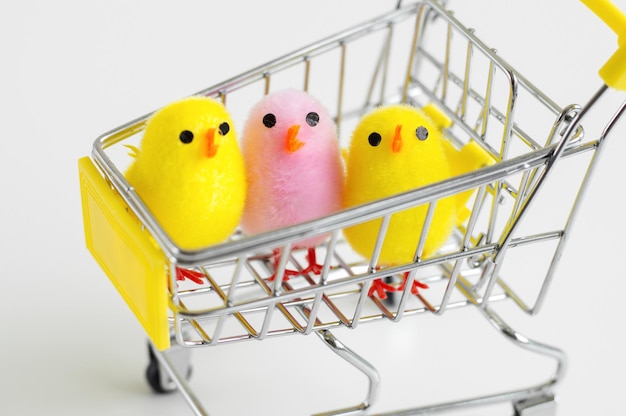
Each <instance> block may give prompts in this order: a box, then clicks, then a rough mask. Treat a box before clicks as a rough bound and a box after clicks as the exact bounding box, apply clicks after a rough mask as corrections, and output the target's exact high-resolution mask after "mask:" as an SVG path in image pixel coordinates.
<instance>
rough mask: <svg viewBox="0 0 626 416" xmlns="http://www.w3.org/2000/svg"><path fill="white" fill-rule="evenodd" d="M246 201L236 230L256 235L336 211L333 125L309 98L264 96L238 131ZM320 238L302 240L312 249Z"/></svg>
mask: <svg viewBox="0 0 626 416" xmlns="http://www.w3.org/2000/svg"><path fill="white" fill-rule="evenodd" d="M242 152H243V155H244V159H245V161H246V167H247V172H248V198H247V202H246V207H245V210H244V214H243V218H242V229H243V231H244V232H245V233H247V234H257V233H261V232H265V231H270V230H273V229H276V228H280V227H285V226H290V225H293V224H296V223H299V222H303V221H307V220H312V219H315V218H319V217H322V216H324V215H328V214H330V213H332V212H334V211H337V210H339V209H340V208H341V190H342V186H343V165H342V159H341V153H340V149H339V145H338V140H337V129H336V125H335V123H334V121H333V119H332V117H331V116H330V114H329V113H328V111H327V110H326V108H325V107H324V106H323V105H322V104H321V103H320V102H319V101H318V100H316V99H315V98H314V97H312V96H311V95H310V94H308V93H306V92H303V91H299V90H295V89H287V90H281V91H277V92H274V93H270V94H268V95H267V96H265V97H264V98H263V99H262V100H261V101H260V102H258V103H257V104H256V105H255V106H254V107H253V108H252V109H251V111H250V113H249V117H248V120H247V121H246V124H245V125H244V129H243V132H242ZM325 238H326V236H320V237H319V238H312V239H308V240H303V241H301V242H299V243H298V244H296V245H294V248H305V247H312V246H315V245H317V244H319V243H320V242H321V241H323V240H324V239H325Z"/></svg>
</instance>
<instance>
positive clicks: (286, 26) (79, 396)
mask: <svg viewBox="0 0 626 416" xmlns="http://www.w3.org/2000/svg"><path fill="white" fill-rule="evenodd" d="M8 4H9V3H7V2H4V3H3V5H2V6H0V46H1V48H0V54H1V55H0V56H1V63H0V105H1V108H0V126H1V127H0V129H1V130H0V131H1V132H2V139H1V140H0V149H1V150H0V195H1V197H0V198H1V203H0V260H1V261H0V270H1V272H0V276H1V279H2V292H1V295H0V296H1V298H0V299H1V300H0V317H1V318H2V322H1V324H0V325H1V326H0V331H1V332H0V334H1V335H0V413H1V414H4V415H16V414H25V415H30V414H40V413H41V414H55V415H56V414H58V415H109V414H115V415H144V414H145V415H148V414H149V415H160V414H185V413H186V411H187V407H186V405H185V404H184V403H183V402H182V400H181V398H180V397H179V396H178V395H175V394H174V395H166V396H154V395H153V394H152V393H151V392H150V390H149V388H148V387H147V385H146V383H145V381H144V378H143V372H144V370H145V366H146V363H147V355H146V342H145V336H144V334H143V332H142V329H141V328H140V326H139V324H138V323H137V322H136V320H135V318H134V317H133V315H132V314H131V313H130V311H129V310H128V308H127V307H126V305H125V304H124V303H123V301H122V299H121V298H120V297H119V296H118V294H117V293H116V292H115V290H114V288H113V286H112V285H111V284H110V283H109V281H108V280H107V279H106V277H105V275H104V274H103V273H102V272H101V270H100V269H99V268H98V267H97V265H96V264H95V261H94V260H93V259H92V258H91V256H90V255H89V254H88V252H87V251H86V249H85V248H84V243H83V234H82V220H81V211H80V200H79V188H78V178H77V165H76V162H77V160H78V158H79V157H81V156H84V155H87V154H89V152H90V148H91V144H92V142H93V140H94V139H95V137H97V136H98V135H99V134H101V133H103V132H105V131H107V130H109V129H111V128H114V127H116V126H118V125H119V124H121V123H123V122H126V121H129V120H131V119H133V118H135V117H137V116H141V115H143V114H145V113H147V112H149V111H152V110H154V109H156V108H158V107H159V106H161V105H163V104H165V103H167V102H168V101H170V100H173V99H176V98H180V97H182V96H185V95H188V94H191V93H194V92H196V91H198V90H200V89H202V88H205V87H208V86H210V85H213V84H215V83H217V82H219V81H222V80H224V79H226V78H228V77H230V76H233V75H236V74H238V73H240V72H242V71H244V70H247V69H249V68H251V67H254V66H257V65H259V64H262V63H264V62H266V61H268V60H270V59H272V58H275V57H277V56H279V55H282V54H284V53H286V52H288V51H290V50H292V49H294V48H296V47H300V46H303V45H305V44H308V43H310V42H312V41H314V40H317V39H318V38H320V37H323V36H326V35H329V34H332V33H335V32H336V31H338V30H340V29H343V28H345V27H348V26H351V25H352V24H354V23H358V22H360V21H362V20H365V19H367V18H370V17H373V16H375V15H376V14H379V13H381V12H383V11H386V10H389V9H391V8H392V7H394V5H395V1H394V0H368V1H364V0H340V1H329V0H321V1H315V2H304V1H293V0H291V1H287V0H265V1H261V2H256V1H244V0H241V1H233V2H226V1H222V2H208V1H179V2H167V1H161V0H157V1H135V2H127V1H108V2H98V3H96V2H79V1H69V0H60V1H55V2H49V1H41V0H40V1H35V0H30V1H28V0H27V1H20V2H11V3H10V4H11V5H10V6H9V5H8ZM617 4H618V5H619V6H620V7H621V9H622V10H626V2H624V1H619V2H617ZM449 5H450V7H451V8H452V9H455V10H456V17H457V18H459V19H460V20H461V21H463V22H464V23H465V24H466V25H467V26H470V27H474V28H476V30H477V32H476V33H477V35H478V36H480V37H481V38H482V39H483V40H484V41H485V42H486V43H487V44H488V45H490V46H493V47H495V48H497V49H498V51H499V53H500V55H501V56H503V57H504V58H505V59H506V60H507V61H508V62H509V63H511V64H512V65H513V66H514V67H515V68H517V69H518V70H519V71H520V72H521V73H522V74H524V75H525V76H526V77H527V78H529V79H530V80H532V81H533V82H534V83H535V84H536V85H537V86H538V87H539V88H541V89H542V90H544V91H545V92H546V93H547V94H548V95H549V96H550V97H552V98H553V99H554V100H555V101H556V102H557V103H559V104H561V105H566V104H569V103H572V102H577V103H581V104H582V103H584V102H585V101H586V100H587V98H588V97H589V96H590V95H591V94H592V93H593V92H594V91H595V90H596V89H597V88H598V87H599V85H600V80H599V78H598V76H597V69H599V67H600V66H601V65H602V64H603V63H604V62H605V61H606V60H607V59H608V58H609V56H610V55H611V54H612V53H613V51H614V50H615V48H616V47H617V41H616V36H615V35H614V34H613V33H612V32H611V31H610V30H609V29H608V28H606V27H604V26H603V25H602V24H601V23H600V21H599V19H597V18H596V17H595V16H594V15H593V14H591V12H589V11H587V9H586V8H585V7H584V6H583V5H582V4H581V3H579V2H577V1H574V0H558V1H557V0H552V1H549V2H547V1H543V0H528V1H510V0H509V1H502V0H471V1H470V0H456V1H454V0H452V1H451V2H450V3H449ZM612 110H613V108H610V107H607V112H606V116H607V117H608V116H609V115H610V113H611V111H612ZM625 128H626V127H625V126H624V125H623V123H622V125H620V126H618V128H617V129H616V133H615V135H614V136H613V137H612V141H611V142H610V143H609V144H608V148H607V152H606V154H605V157H604V159H603V165H602V166H601V167H600V169H599V170H598V172H597V174H596V176H595V180H594V186H593V187H592V189H591V191H590V192H589V194H588V197H587V199H586V201H585V204H584V206H583V209H582V212H581V216H580V220H579V221H578V223H577V227H576V228H575V230H574V234H573V236H572V240H571V242H570V244H569V246H568V250H567V252H566V254H565V255H564V256H563V259H562V264H561V267H560V268H559V273H558V275H557V278H556V281H555V283H554V285H553V286H552V288H551V291H550V293H549V296H548V300H547V302H546V305H545V308H544V309H543V310H542V311H541V313H540V314H539V315H538V316H535V317H532V318H530V317H526V316H520V315H521V314H520V313H519V312H517V311H515V310H513V311H512V315H511V316H513V318H512V324H513V325H514V326H515V327H516V328H517V327H519V329H520V330H522V331H523V332H524V333H526V334H528V335H529V336H531V337H533V338H536V339H538V340H541V341H544V342H547V343H549V344H554V345H556V346H559V347H560V348H562V349H564V350H565V352H566V353H567V354H568V357H569V367H568V371H567V373H566V376H565V379H564V381H563V383H562V384H560V385H559V386H558V388H557V390H556V391H557V394H558V400H559V405H558V414H559V415H590V414H597V415H609V414H621V412H623V409H624V408H625V407H626V399H625V397H626V395H624V388H625V387H626V383H625V382H624V376H625V373H626V359H625V358H624V357H625V355H624V353H623V352H624V350H625V348H626V339H625V337H624V333H623V328H624V326H623V319H624V317H626V311H625V307H624V303H623V298H624V296H623V292H622V290H624V289H625V288H626V279H625V277H626V273H625V272H624V268H623V264H624V253H623V248H624V243H623V241H624V236H625V235H626V227H625V225H624V216H623V206H621V205H619V202H620V199H621V198H623V195H621V194H622V192H623V186H624V182H623V178H624V173H623V172H624V171H623V166H624V162H623V155H624V154H625V150H626V141H625V140H624V139H625V138H624V137H623V136H624V133H625V132H626V130H625ZM564 180H566V178H564ZM338 335H340V336H341V337H342V339H344V340H345V342H346V343H347V344H348V345H349V346H351V347H352V348H354V349H355V350H357V351H358V352H360V353H361V354H362V355H363V356H364V357H365V358H367V359H369V360H370V361H371V362H372V363H373V364H375V365H376V366H380V367H381V375H382V376H383V389H382V391H381V397H380V401H379V403H378V404H377V406H376V407H375V409H374V410H375V411H384V410H389V409H395V408H403V407H406V406H409V405H411V404H414V403H417V404H420V403H430V402H433V401H434V402H438V401H441V400H449V399H451V398H460V397H466V396H468V395H471V394H476V393H481V392H482V393H488V392H490V391H500V390H502V389H508V388H511V387H515V386H518V385H521V386H523V385H526V384H528V383H532V382H536V381H540V380H543V379H544V378H546V377H548V376H549V374H550V372H551V370H552V364H551V363H550V362H543V361H541V360H539V361H540V362H539V363H538V364H539V365H537V366H535V361H536V360H534V359H533V357H530V359H529V361H528V362H530V363H532V364H526V362H527V361H524V359H526V358H529V357H528V356H527V355H525V354H519V352H518V351H516V350H515V349H513V348H512V347H511V345H510V344H509V343H508V342H506V341H505V340H504V339H503V338H502V337H500V336H499V335H498V334H496V333H495V331H493V330H492V329H491V328H490V327H489V325H488V324H487V323H486V322H485V321H484V320H482V319H481V318H480V315H479V314H477V313H476V312H475V311H473V310H471V309H463V310H462V311H454V312H450V313H448V314H446V315H444V316H443V317H441V318H433V317H424V318H418V319H405V320H404V321H403V322H402V323H401V324H400V325H397V326H396V325H388V324H383V325H377V324H371V325H366V326H364V327H362V328H360V329H358V330H357V331H346V332H342V331H339V332H338ZM518 357H519V358H518ZM382 368H385V369H384V370H382ZM192 387H193V388H194V390H195V391H196V393H197V394H198V396H199V397H200V399H201V400H202V401H203V402H204V403H205V405H206V407H207V409H208V410H209V413H210V414H211V415H218V416H220V415H224V416H226V415H240V414H263V415H266V414H267V415H269V414H272V415H279V414H281V415H294V414H307V412H308V413H311V412H316V411H324V410H329V409H332V408H337V407H342V406H348V405H352V404H356V403H357V402H359V401H360V400H361V399H362V397H363V395H364V392H365V385H364V382H363V380H362V378H361V377H360V376H359V375H358V374H357V375H354V374H352V372H351V371H350V369H349V368H346V366H345V364H344V363H343V362H341V361H340V360H339V359H338V358H336V357H335V356H333V355H332V353H330V352H329V351H328V350H327V349H326V348H325V347H323V346H322V345H321V344H320V343H319V341H318V340H317V339H316V338H315V337H314V336H312V337H287V338H281V339H275V340H267V341H264V342H261V343H254V342H251V343H244V344H238V345H231V346H226V347H217V348H209V349H202V350H197V351H194V375H193V378H192ZM488 410H492V411H494V413H495V411H496V410H497V411H498V412H499V413H498V414H506V415H508V414H511V413H512V411H511V410H510V408H509V407H508V406H503V407H499V408H498V409H488ZM486 411H487V410H485V409H480V410H478V409H473V410H470V411H469V412H464V413H463V414H474V415H482V414H486V413H485V412H486Z"/></svg>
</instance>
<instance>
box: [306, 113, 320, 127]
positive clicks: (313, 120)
mask: <svg viewBox="0 0 626 416" xmlns="http://www.w3.org/2000/svg"><path fill="white" fill-rule="evenodd" d="M319 122H320V115H319V114H317V113H315V112H313V111H312V112H310V113H309V114H307V115H306V124H308V125H309V126H311V127H315V126H317V123H319Z"/></svg>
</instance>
